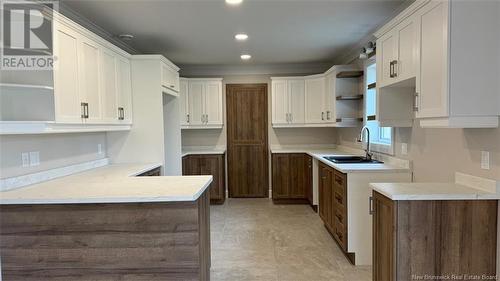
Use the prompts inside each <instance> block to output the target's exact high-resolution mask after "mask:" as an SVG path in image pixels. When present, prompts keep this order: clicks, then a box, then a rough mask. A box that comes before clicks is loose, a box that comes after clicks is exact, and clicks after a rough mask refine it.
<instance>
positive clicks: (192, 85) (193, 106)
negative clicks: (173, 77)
mask: <svg viewBox="0 0 500 281" xmlns="http://www.w3.org/2000/svg"><path fill="white" fill-rule="evenodd" d="M188 100H189V125H202V124H204V120H205V118H204V116H203V115H204V113H203V107H204V104H205V82H203V81H189V90H188Z"/></svg>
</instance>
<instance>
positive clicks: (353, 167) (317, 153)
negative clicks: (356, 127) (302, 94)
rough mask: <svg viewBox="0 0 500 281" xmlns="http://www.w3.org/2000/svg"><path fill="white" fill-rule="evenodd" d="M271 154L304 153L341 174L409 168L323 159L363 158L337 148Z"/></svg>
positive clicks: (289, 149) (291, 149) (286, 149)
mask: <svg viewBox="0 0 500 281" xmlns="http://www.w3.org/2000/svg"><path fill="white" fill-rule="evenodd" d="M271 153H306V154H308V155H310V156H311V157H313V158H315V159H317V160H318V161H321V162H322V163H324V164H326V165H328V166H330V167H332V168H334V169H336V170H338V171H340V172H342V173H356V172H402V173H407V172H409V171H410V169H409V167H407V166H403V165H395V164H392V163H387V162H386V161H384V160H383V161H384V162H385V163H383V164H337V163H333V162H330V161H328V160H326V159H324V157H325V156H352V155H354V156H364V155H363V154H362V153H356V152H355V151H354V150H350V151H346V150H344V149H342V148H338V147H335V148H334V147H314V146H313V147H307V146H304V147H283V148H271Z"/></svg>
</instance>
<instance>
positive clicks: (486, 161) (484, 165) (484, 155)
mask: <svg viewBox="0 0 500 281" xmlns="http://www.w3.org/2000/svg"><path fill="white" fill-rule="evenodd" d="M481 169H484V170H489V169H490V153H489V152H488V151H481Z"/></svg>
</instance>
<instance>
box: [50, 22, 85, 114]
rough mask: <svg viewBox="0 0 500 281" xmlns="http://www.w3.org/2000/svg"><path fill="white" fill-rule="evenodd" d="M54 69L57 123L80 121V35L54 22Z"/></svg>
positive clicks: (81, 101)
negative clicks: (55, 58) (55, 55)
mask: <svg viewBox="0 0 500 281" xmlns="http://www.w3.org/2000/svg"><path fill="white" fill-rule="evenodd" d="M54 30H55V42H54V43H55V44H54V53H55V54H57V58H58V59H57V60H56V61H55V62H56V64H55V71H54V100H55V118H56V120H55V121H56V122H59V123H82V122H83V118H82V117H83V115H84V113H83V112H82V109H83V106H82V105H81V103H83V100H82V99H81V97H80V87H79V83H78V81H79V78H80V75H79V71H78V54H79V52H78V44H79V37H80V35H79V34H78V32H76V31H74V30H72V29H71V28H69V27H67V26H66V25H64V24H60V23H59V24H57V23H56V24H55V28H54Z"/></svg>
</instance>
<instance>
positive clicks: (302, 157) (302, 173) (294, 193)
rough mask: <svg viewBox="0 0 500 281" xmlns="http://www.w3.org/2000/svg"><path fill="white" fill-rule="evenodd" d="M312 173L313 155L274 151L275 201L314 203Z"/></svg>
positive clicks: (273, 194) (273, 193) (273, 177)
mask: <svg viewBox="0 0 500 281" xmlns="http://www.w3.org/2000/svg"><path fill="white" fill-rule="evenodd" d="M311 173H312V158H311V156H309V155H307V154H304V153H273V154H272V180H273V181H272V184H273V185H272V186H273V192H272V197H273V202H274V203H299V204H300V203H303V204H311V205H312V177H311Z"/></svg>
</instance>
